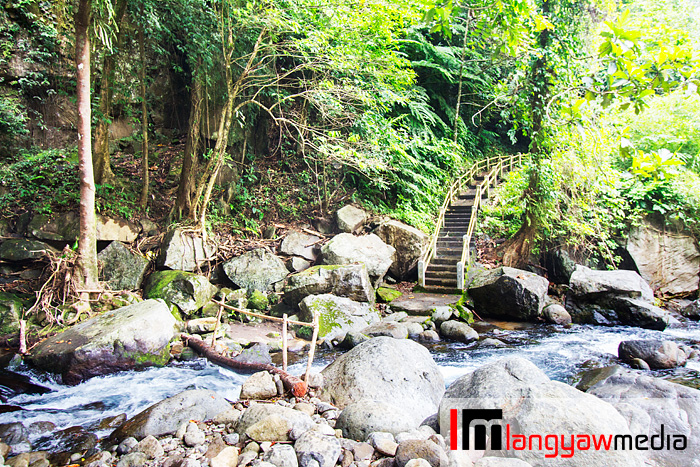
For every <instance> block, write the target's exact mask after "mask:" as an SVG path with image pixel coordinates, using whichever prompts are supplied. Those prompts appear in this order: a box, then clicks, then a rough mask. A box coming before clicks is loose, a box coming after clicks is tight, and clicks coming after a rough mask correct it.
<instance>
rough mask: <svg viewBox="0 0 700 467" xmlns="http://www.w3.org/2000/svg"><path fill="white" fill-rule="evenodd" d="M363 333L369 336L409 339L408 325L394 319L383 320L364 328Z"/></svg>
mask: <svg viewBox="0 0 700 467" xmlns="http://www.w3.org/2000/svg"><path fill="white" fill-rule="evenodd" d="M361 332H362V334H364V335H365V336H368V337H382V336H385V337H392V338H394V339H407V338H408V327H407V326H406V325H405V324H403V323H397V322H394V321H382V322H380V323H375V324H372V325H371V326H368V327H366V328H364V329H363V330H362V331H361Z"/></svg>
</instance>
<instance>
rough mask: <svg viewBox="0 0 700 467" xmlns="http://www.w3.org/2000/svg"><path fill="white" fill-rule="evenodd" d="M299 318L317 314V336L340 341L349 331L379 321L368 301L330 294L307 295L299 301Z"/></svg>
mask: <svg viewBox="0 0 700 467" xmlns="http://www.w3.org/2000/svg"><path fill="white" fill-rule="evenodd" d="M299 309H300V310H301V315H300V317H301V319H302V320H305V321H308V322H311V321H313V317H314V314H317V315H318V316H319V329H318V335H319V337H323V338H325V339H326V340H329V341H331V340H337V341H342V340H343V339H344V338H345V335H346V334H347V333H348V332H350V331H360V330H362V329H364V328H366V327H367V326H369V325H370V324H372V323H376V322H378V321H379V312H378V311H377V310H376V309H374V307H372V306H371V305H370V304H369V303H362V302H355V301H353V300H350V299H349V298H346V297H336V296H335V295H331V294H323V295H309V296H307V297H306V298H304V300H302V301H301V303H299Z"/></svg>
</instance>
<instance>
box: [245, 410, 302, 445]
mask: <svg viewBox="0 0 700 467" xmlns="http://www.w3.org/2000/svg"><path fill="white" fill-rule="evenodd" d="M313 426H315V423H314V421H313V420H311V417H309V416H308V415H306V414H305V413H303V412H301V411H299V410H294V409H291V408H289V407H282V406H281V405H274V404H255V405H252V406H250V407H249V408H248V409H247V410H245V411H244V412H243V415H241V418H239V419H238V423H237V424H236V432H237V433H238V434H240V435H241V436H242V435H244V434H246V435H248V437H250V438H252V439H254V440H255V441H258V442H261V441H292V440H291V438H290V437H289V432H290V431H292V430H295V431H296V432H300V433H304V432H306V431H307V430H310V429H311V428H312V427H313ZM251 435H252V436H251ZM273 438H274V439H273Z"/></svg>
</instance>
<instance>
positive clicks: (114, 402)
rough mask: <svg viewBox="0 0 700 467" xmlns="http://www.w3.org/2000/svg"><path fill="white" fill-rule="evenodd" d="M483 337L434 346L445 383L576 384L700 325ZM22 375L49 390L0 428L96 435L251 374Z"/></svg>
mask: <svg viewBox="0 0 700 467" xmlns="http://www.w3.org/2000/svg"><path fill="white" fill-rule="evenodd" d="M475 328H476V329H477V330H478V331H479V333H480V334H481V335H482V336H485V337H492V338H497V339H499V340H500V341H502V342H503V343H505V344H506V345H507V346H506V347H503V348H493V347H488V348H487V347H484V346H481V347H480V346H479V345H478V344H476V343H474V344H470V345H465V344H460V343H448V344H446V343H439V344H434V345H431V346H428V348H429V350H430V351H431V353H432V355H433V358H434V359H435V361H436V362H437V363H438V365H439V366H440V368H441V370H442V373H443V375H444V378H445V383H446V384H448V385H449V384H450V383H451V382H452V381H454V380H455V379H457V378H459V377H460V376H462V375H464V374H466V373H469V372H470V371H472V370H474V369H475V368H477V367H479V366H481V365H484V364H485V363H488V362H491V361H494V360H496V359H499V358H502V357H504V356H510V355H517V356H520V357H523V358H526V359H528V360H531V361H532V362H533V363H534V364H535V365H537V366H538V367H539V368H541V369H542V370H543V371H544V372H545V373H547V375H548V376H549V377H550V378H552V379H555V380H558V381H562V382H565V383H568V384H575V383H576V382H577V380H578V377H579V375H580V373H581V372H582V371H583V370H585V369H587V368H594V367H599V366H605V365H606V364H610V363H615V362H616V359H615V357H616V355H617V346H618V344H619V343H620V341H622V340H628V339H668V340H673V341H676V342H678V343H685V344H697V343H700V324H698V323H682V324H681V325H677V326H676V327H672V328H669V329H667V330H665V331H663V332H661V331H652V330H646V329H639V328H632V327H625V326H615V327H601V326H588V325H574V326H572V327H571V328H569V329H566V328H563V327H561V326H553V325H544V324H522V323H498V322H492V323H479V324H477V325H475ZM317 355H318V357H317V359H316V360H315V362H314V370H315V371H320V370H321V369H322V368H324V367H325V366H326V365H328V364H329V363H330V362H332V361H333V359H334V358H336V357H337V355H338V353H337V352H329V351H326V352H323V351H322V352H320V353H319V354H317ZM305 366H306V362H305V356H304V357H302V358H299V359H298V360H297V361H296V362H295V363H294V364H293V365H292V366H290V372H291V373H293V374H301V373H303V371H304V369H305ZM19 372H20V373H22V374H25V375H28V376H30V377H31V378H32V380H33V381H34V382H35V383H37V384H41V385H44V386H47V387H48V388H50V389H51V390H52V391H51V392H50V393H47V394H42V395H31V394H22V395H17V396H14V397H12V398H10V399H9V400H8V402H7V403H8V404H12V405H18V406H20V407H22V408H23V409H25V410H21V411H16V412H10V413H1V414H0V423H8V422H14V421H21V422H23V423H24V424H25V426H28V425H29V424H31V423H32V422H36V421H51V422H53V423H54V424H56V426H57V429H62V428H68V427H71V426H76V425H80V426H82V427H83V428H85V429H86V430H88V431H94V432H96V433H97V434H98V436H106V435H107V434H109V432H108V431H102V432H100V431H99V430H97V426H98V425H99V422H100V421H102V420H103V419H105V418H107V417H110V416H115V415H119V414H122V413H125V414H126V415H127V416H128V417H131V416H133V415H135V414H137V413H138V412H140V411H142V410H143V409H145V408H146V407H148V406H150V405H152V404H153V403H155V402H158V401H160V400H162V399H165V398H167V397H169V396H172V395H174V394H177V393H179V392H181V391H184V390H186V389H194V388H207V389H212V390H214V391H216V392H218V393H219V394H221V395H222V396H224V397H225V398H227V399H229V400H232V401H233V400H237V398H238V395H239V393H240V385H241V384H242V382H243V381H245V379H246V378H247V377H248V374H244V373H237V372H234V371H231V370H228V369H225V368H221V367H219V366H215V365H212V364H211V363H209V362H207V361H206V360H204V359H198V360H195V361H191V362H182V363H174V364H170V365H168V366H166V367H163V368H151V369H148V370H144V371H131V372H123V373H117V374H113V375H108V376H103V377H97V378H92V379H90V380H88V381H86V382H84V383H82V384H79V385H77V386H64V385H61V384H58V383H57V382H56V381H55V380H54V379H53V378H52V377H51V376H48V375H45V374H37V373H34V372H33V371H32V370H29V369H27V368H23V367H20V368H19ZM654 374H655V375H656V376H660V377H663V378H666V379H670V380H673V381H676V382H679V383H682V384H686V385H689V386H693V387H700V362H697V361H690V362H688V364H687V366H686V367H684V368H680V369H675V370H666V371H657V372H654Z"/></svg>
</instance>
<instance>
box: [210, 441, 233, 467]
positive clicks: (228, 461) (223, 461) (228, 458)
mask: <svg viewBox="0 0 700 467" xmlns="http://www.w3.org/2000/svg"><path fill="white" fill-rule="evenodd" d="M209 465H210V466H211V467H236V465H238V449H237V448H235V447H233V446H227V447H225V448H224V449H222V450H221V452H219V454H217V455H216V457H214V458H212V459H211V461H210V462H209Z"/></svg>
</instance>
